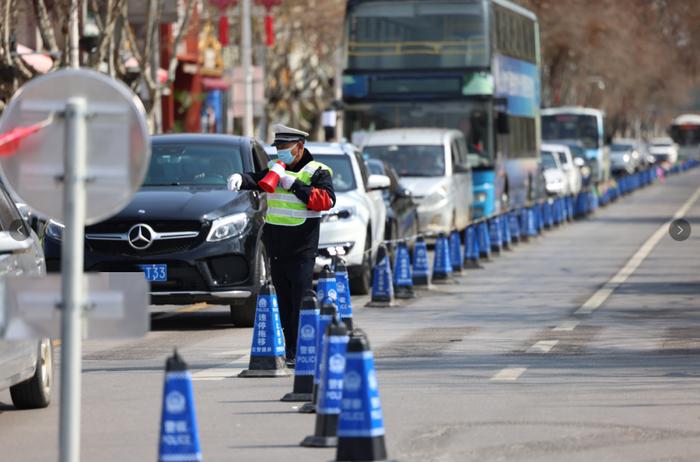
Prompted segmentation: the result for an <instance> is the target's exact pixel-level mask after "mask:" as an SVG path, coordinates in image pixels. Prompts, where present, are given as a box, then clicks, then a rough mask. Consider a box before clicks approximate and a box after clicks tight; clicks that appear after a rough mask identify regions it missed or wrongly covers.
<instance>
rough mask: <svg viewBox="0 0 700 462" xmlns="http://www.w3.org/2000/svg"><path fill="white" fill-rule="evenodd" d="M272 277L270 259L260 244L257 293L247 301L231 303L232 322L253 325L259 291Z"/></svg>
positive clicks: (256, 277) (240, 324) (256, 266)
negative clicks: (236, 303)
mask: <svg viewBox="0 0 700 462" xmlns="http://www.w3.org/2000/svg"><path fill="white" fill-rule="evenodd" d="M269 278H270V260H269V259H268V258H267V251H266V250H265V246H264V245H263V244H262V243H261V244H260V252H258V262H257V264H256V265H255V280H256V281H257V284H256V287H255V293H254V294H253V295H251V296H250V297H249V298H248V299H247V300H246V301H245V302H243V303H242V304H239V305H231V306H230V309H231V322H233V324H234V325H236V327H253V325H254V324H255V309H256V308H257V302H258V293H259V292H260V289H261V287H262V286H263V285H264V284H265V282H266V281H267V280H268V279H269Z"/></svg>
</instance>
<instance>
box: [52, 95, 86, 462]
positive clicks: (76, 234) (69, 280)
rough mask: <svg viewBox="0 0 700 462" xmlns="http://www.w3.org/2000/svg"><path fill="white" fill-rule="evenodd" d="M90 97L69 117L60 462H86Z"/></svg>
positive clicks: (73, 105)
mask: <svg viewBox="0 0 700 462" xmlns="http://www.w3.org/2000/svg"><path fill="white" fill-rule="evenodd" d="M86 112H87V102H86V100H85V98H71V99H69V100H68V103H67V104H66V113H65V137H66V139H65V155H66V157H65V164H64V165H65V167H64V184H63V207H64V212H65V213H64V215H65V229H64V230H63V242H62V251H61V274H62V275H63V281H62V291H63V303H62V307H61V308H62V311H63V315H62V316H61V321H62V322H61V340H62V344H61V406H60V424H61V425H60V459H59V460H60V461H61V462H78V461H79V460H80V387H81V378H80V372H81V371H80V369H81V355H80V351H81V344H82V325H83V238H84V233H85V230H84V226H85V171H86V165H85V164H86V157H87V156H86V151H87V149H86V143H87V123H86V115H87V114H86Z"/></svg>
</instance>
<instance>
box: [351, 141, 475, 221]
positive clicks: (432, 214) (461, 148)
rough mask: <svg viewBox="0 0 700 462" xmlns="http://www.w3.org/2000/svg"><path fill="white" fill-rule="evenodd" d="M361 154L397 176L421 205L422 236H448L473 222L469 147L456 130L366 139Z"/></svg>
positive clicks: (419, 211) (419, 207)
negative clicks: (388, 168) (389, 166)
mask: <svg viewBox="0 0 700 462" xmlns="http://www.w3.org/2000/svg"><path fill="white" fill-rule="evenodd" d="M364 143H365V144H364V147H363V151H364V153H365V155H367V156H368V157H370V158H372V159H379V160H382V161H384V162H386V163H388V164H389V165H391V166H392V167H394V169H395V170H396V171H397V172H398V174H399V176H400V177H401V184H403V185H404V186H405V187H406V188H408V189H409V190H410V191H411V193H413V197H414V199H415V200H416V202H417V203H418V218H419V220H418V222H419V226H420V232H423V233H440V232H442V233H449V232H450V231H453V230H460V229H464V228H466V227H467V226H468V225H469V223H470V221H471V219H472V207H473V204H474V201H473V197H474V193H473V190H472V172H471V168H470V166H469V158H468V154H467V145H466V142H465V141H464V136H463V135H462V133H461V132H460V131H458V130H448V129H441V128H396V129H389V130H378V131H376V132H373V133H370V134H369V135H367V137H366V139H365V141H364Z"/></svg>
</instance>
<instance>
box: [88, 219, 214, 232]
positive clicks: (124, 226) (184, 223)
mask: <svg viewBox="0 0 700 462" xmlns="http://www.w3.org/2000/svg"><path fill="white" fill-rule="evenodd" d="M138 224H145V225H148V226H150V227H151V228H153V229H154V230H156V231H158V232H159V233H172V232H180V231H199V230H202V229H204V226H205V225H203V224H202V223H201V222H200V221H195V220H177V221H170V220H161V221H150V220H141V221H134V220H129V221H118V222H109V221H107V222H102V223H98V224H96V225H92V226H89V227H87V228H85V233H87V234H101V233H110V234H113V233H126V232H129V230H130V229H131V227H132V226H134V225H138ZM206 226H207V227H208V225H206Z"/></svg>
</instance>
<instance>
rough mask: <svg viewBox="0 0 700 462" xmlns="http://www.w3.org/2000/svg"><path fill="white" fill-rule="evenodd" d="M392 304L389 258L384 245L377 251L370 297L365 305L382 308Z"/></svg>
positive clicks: (392, 287)
mask: <svg viewBox="0 0 700 462" xmlns="http://www.w3.org/2000/svg"><path fill="white" fill-rule="evenodd" d="M393 305H394V284H393V278H392V275H391V258H390V257H389V252H387V250H386V247H385V246H384V245H380V246H379V250H378V251H377V263H376V264H375V265H374V272H373V274H372V298H371V300H370V301H369V302H368V303H367V304H366V305H365V306H368V307H375V308H383V307H388V306H393Z"/></svg>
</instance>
